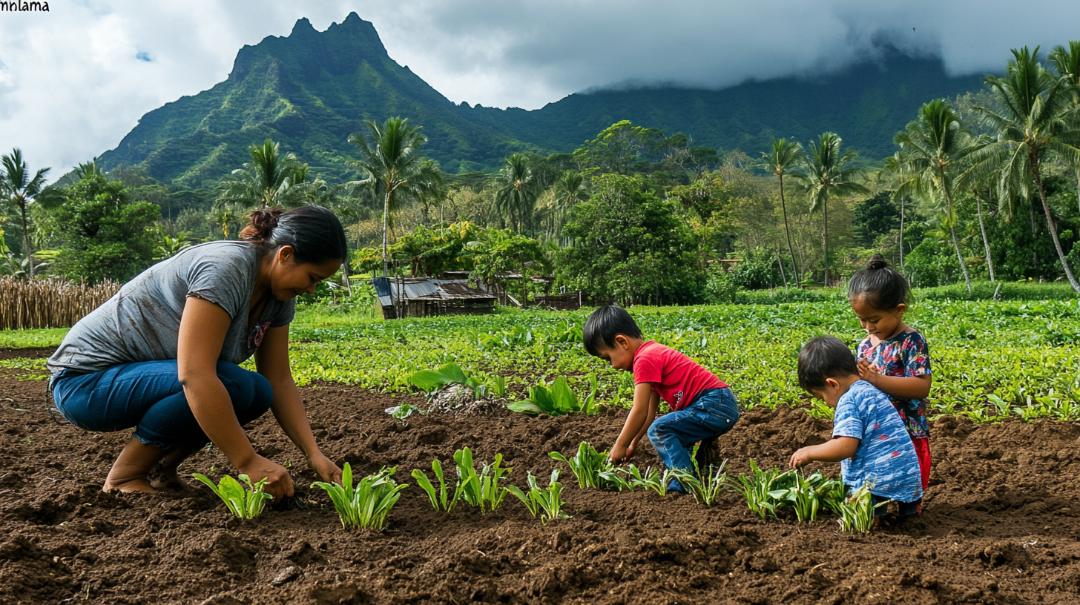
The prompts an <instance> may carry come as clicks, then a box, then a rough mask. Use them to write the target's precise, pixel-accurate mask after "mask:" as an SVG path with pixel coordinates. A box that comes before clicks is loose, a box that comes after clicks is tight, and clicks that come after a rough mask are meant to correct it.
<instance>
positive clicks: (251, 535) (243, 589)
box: [0, 352, 1080, 605]
mask: <svg viewBox="0 0 1080 605" xmlns="http://www.w3.org/2000/svg"><path fill="white" fill-rule="evenodd" d="M40 353H41V352H36V354H40ZM12 355H13V354H12V353H7V354H3V353H0V357H11V356H12ZM303 394H304V396H305V399H306V401H307V404H308V410H309V416H310V417H311V419H312V424H313V427H314V429H315V431H316V435H317V436H318V438H319V441H320V445H321V447H322V448H323V450H324V451H325V452H326V453H327V454H328V455H330V456H331V457H332V458H334V459H335V460H337V461H338V462H339V463H343V462H346V461H348V462H351V463H352V465H353V467H354V469H355V470H356V471H357V472H365V473H366V472H372V471H375V470H377V469H378V468H379V467H380V466H382V465H397V467H398V473H397V477H398V479H399V480H401V481H407V482H410V483H411V478H409V476H408V475H409V471H410V470H411V469H413V468H423V469H429V468H430V463H431V459H432V458H434V457H438V458H440V459H442V460H443V462H444V465H445V464H448V463H450V459H451V456H452V453H453V452H454V450H455V449H456V448H460V447H464V446H469V447H471V448H472V449H473V450H474V452H475V454H476V457H477V459H478V460H480V461H487V460H490V459H491V458H492V457H493V456H494V455H495V454H496V453H497V452H501V453H502V454H503V455H504V456H505V458H506V465H508V466H511V467H512V468H513V473H512V474H511V481H512V482H514V483H517V484H519V485H522V484H524V480H525V473H526V471H527V470H531V471H533V472H534V473H536V474H538V475H541V476H546V474H547V473H548V472H549V471H550V469H551V468H552V465H553V464H555V463H554V462H553V461H551V460H549V459H548V456H547V453H548V452H550V451H553V450H560V451H563V452H565V453H568V454H569V453H571V452H572V450H574V449H575V448H576V446H577V444H578V442H579V441H581V440H588V441H590V442H591V443H593V444H594V445H597V446H598V447H602V446H604V445H608V444H610V442H611V441H612V439H614V437H615V436H616V435H617V433H618V430H619V428H620V425H621V419H622V414H623V413H624V412H622V411H619V410H607V411H605V412H603V413H602V414H601V415H599V416H595V417H562V418H550V417H540V418H530V417H526V416H521V415H517V414H513V413H510V412H508V411H504V410H499V411H497V412H495V413H493V414H490V415H436V414H430V415H426V416H419V417H417V416H413V417H411V418H409V419H407V420H406V421H404V422H401V421H397V420H394V419H393V418H391V417H390V416H388V415H387V414H386V413H384V411H383V410H384V408H386V407H388V406H391V405H395V404H398V403H402V402H406V401H408V402H411V403H414V404H421V403H422V402H423V400H422V399H421V398H419V397H415V396H412V397H403V396H398V395H386V394H381V393H376V392H371V391H364V390H360V389H356V388H352V387H346V386H339V385H318V386H313V387H311V388H306V389H303ZM0 427H2V428H0V603H83V602H87V603H132V604H134V603H157V604H164V603H196V604H198V603H205V604H218V605H233V604H240V603H316V604H331V603H431V602H436V603H465V602H500V603H855V602H859V603H939V602H940V603H1040V604H1052V603H1077V602H1080V482H1078V481H1077V477H1080V455H1078V454H1077V451H1078V447H1077V446H1078V445H1080V424H1076V423H1053V422H1041V423H1035V424H1025V423H1020V422H1008V423H1002V424H988V425H975V424H972V423H970V422H968V421H966V420H962V419H956V418H944V419H939V420H937V421H936V422H935V423H934V424H933V427H932V431H933V435H932V442H931V443H932V448H933V452H934V458H935V465H934V471H933V477H932V482H931V486H930V489H929V491H928V495H927V497H926V500H925V503H926V511H925V514H924V515H923V516H922V517H921V518H919V519H917V520H915V521H912V522H910V523H908V524H906V525H905V526H903V527H901V528H895V529H883V530H878V531H875V532H873V533H871V534H868V535H862V536H848V535H845V534H841V533H840V532H839V530H838V527H837V524H836V522H835V520H834V519H833V518H832V517H829V516H822V518H820V519H819V520H818V521H817V522H816V523H814V524H812V525H810V526H799V525H796V524H795V523H794V522H793V520H787V521H770V522H768V523H764V522H761V521H758V520H757V519H756V518H755V517H753V516H752V515H751V514H750V512H749V511H748V510H747V509H746V507H745V505H744V503H743V502H742V500H741V498H740V497H739V496H737V495H736V494H735V493H734V492H725V494H724V495H723V496H722V498H721V501H720V503H719V505H717V506H715V507H712V508H705V507H703V506H700V505H698V504H697V503H696V502H694V500H693V499H692V498H690V497H688V496H680V497H668V498H663V499H661V498H659V497H658V496H656V495H654V494H651V493H643V492H630V493H610V492H599V491H584V490H580V489H578V488H577V485H576V483H574V481H573V477H572V476H570V474H569V472H564V483H566V484H567V488H566V490H565V492H564V494H565V498H566V509H567V511H568V512H569V513H570V514H571V515H572V517H571V518H570V519H567V520H563V521H557V522H553V523H550V524H548V525H546V526H545V525H541V524H540V523H539V522H538V521H536V520H534V519H532V518H531V517H529V515H528V513H527V512H526V510H525V509H524V507H523V506H521V504H520V503H519V502H518V501H517V500H516V499H514V498H513V497H508V498H507V500H506V502H505V504H504V506H503V507H502V508H501V509H499V510H497V511H495V512H494V513H489V514H487V515H484V516H480V515H478V514H475V513H473V512H472V511H471V510H470V509H468V508H467V507H465V508H462V507H459V508H458V509H456V510H455V511H454V512H453V513H451V514H449V515H446V514H442V513H437V512H435V511H433V510H432V509H431V507H430V505H429V504H428V502H427V498H426V496H425V495H424V494H423V492H422V491H421V490H420V489H419V488H417V487H416V486H410V487H409V488H408V489H406V490H405V492H404V493H403V494H402V498H401V500H400V502H399V503H398V505H397V507H396V508H395V509H394V510H393V512H392V513H391V515H390V519H389V523H388V525H387V528H386V529H385V530H384V531H383V532H381V533H375V532H368V531H351V532H350V531H345V530H343V529H342V528H341V526H340V524H339V522H338V519H337V516H336V514H335V513H334V511H333V508H332V507H331V505H330V503H329V499H328V498H327V497H326V495H325V494H324V493H323V492H322V491H321V490H318V489H313V488H311V487H310V484H311V482H312V481H314V480H315V477H314V475H313V474H312V472H311V471H310V470H308V469H307V468H306V465H305V463H304V459H303V457H302V456H301V454H300V453H299V451H298V450H297V449H296V448H295V447H294V446H293V445H292V444H291V443H290V442H289V441H288V439H287V437H285V435H284V434H283V433H282V431H281V429H280V428H279V427H278V426H277V424H276V423H275V422H274V420H273V417H272V416H271V415H269V414H268V415H266V416H265V417H264V418H262V419H260V420H258V421H257V422H256V423H254V425H253V426H252V427H251V428H250V430H249V435H250V436H251V438H252V440H253V442H254V443H255V445H256V448H257V449H258V450H259V451H260V453H262V454H263V455H266V456H269V457H271V458H273V459H275V460H277V461H279V462H281V463H283V464H286V465H287V466H288V467H289V468H291V469H295V472H294V478H295V479H296V481H297V485H298V487H299V491H298V494H297V497H296V498H294V499H292V500H291V501H287V502H281V503H274V505H273V506H272V508H271V509H269V510H268V511H267V512H266V514H265V515H264V516H263V517H261V518H260V519H258V520H255V521H249V522H241V521H236V520H233V519H230V518H229V517H228V516H227V513H226V511H225V508H224V507H223V506H222V505H221V504H220V503H219V502H218V501H217V500H216V499H215V498H214V497H213V496H212V495H211V494H210V493H209V491H208V490H206V489H198V490H196V489H192V490H191V491H190V492H188V493H185V494H182V495H168V496H146V495H110V494H104V493H102V492H100V485H101V482H102V480H103V479H104V477H105V474H106V472H107V471H108V468H109V465H110V464H111V462H112V460H113V458H114V456H115V455H116V453H117V452H118V451H119V449H120V447H121V445H122V444H123V443H124V442H125V440H126V439H127V438H128V436H129V432H127V431H122V432H118V433H109V434H99V433H89V432H85V431H82V430H80V429H77V428H75V427H73V426H71V425H69V424H67V423H66V422H65V421H64V420H63V418H62V417H61V416H60V415H59V414H58V413H57V412H56V411H55V410H54V409H53V408H52V405H51V401H50V399H49V398H48V397H47V393H46V389H45V383H43V382H40V381H38V382H30V381H20V380H19V379H18V374H17V372H15V371H12V370H0ZM829 428H830V423H828V422H826V421H821V420H815V419H813V418H810V417H809V416H807V415H806V413H805V412H803V411H801V410H797V409H788V408H782V409H778V410H775V411H770V410H764V409H755V410H751V411H749V412H746V413H745V414H744V416H743V418H742V419H741V420H740V421H739V423H738V424H737V425H736V426H735V428H734V429H733V430H732V431H731V432H730V433H728V434H727V435H726V436H724V437H722V438H721V439H720V440H719V442H718V448H719V454H720V455H721V456H722V457H724V458H726V459H727V460H728V471H729V473H732V474H734V473H739V472H744V471H745V470H746V468H747V464H748V461H749V459H750V458H754V459H756V460H758V461H759V463H761V464H763V465H769V466H779V465H781V464H783V463H784V461H785V460H786V459H787V457H788V456H789V455H790V453H791V452H792V451H793V450H794V449H796V448H798V447H800V446H802V445H806V444H810V443H815V442H819V441H821V440H823V439H826V438H827V437H828V436H829ZM637 463H638V464H639V465H641V466H643V467H644V466H646V465H649V464H654V465H655V464H657V462H656V459H655V453H654V452H653V450H652V449H651V448H648V447H645V448H643V451H642V452H641V453H640V454H639V455H638V459H637ZM225 468H226V464H225V460H224V458H223V457H222V456H221V455H220V453H218V452H217V451H216V450H214V449H213V448H207V449H204V450H203V451H201V452H199V453H197V454H196V455H195V456H194V457H193V458H192V459H191V460H190V461H189V462H187V463H186V464H185V465H184V466H183V467H181V470H182V471H183V472H184V473H191V472H204V473H207V474H211V475H213V476H215V477H216V476H217V475H219V474H221V473H222V472H223V469H225ZM811 468H813V467H811ZM819 468H822V469H823V470H825V471H826V472H827V473H829V474H835V473H836V472H837V468H838V465H824V466H820V467H819Z"/></svg>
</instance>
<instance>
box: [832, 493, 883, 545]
mask: <svg viewBox="0 0 1080 605" xmlns="http://www.w3.org/2000/svg"><path fill="white" fill-rule="evenodd" d="M882 504H885V503H884V502H883V503H882ZM874 509H875V507H874V498H873V496H872V495H871V494H870V488H869V487H868V486H866V485H863V486H862V487H860V488H859V489H857V490H855V492H854V493H852V494H851V496H849V497H848V498H847V499H846V500H844V502H843V503H842V504H841V505H840V507H839V515H840V518H839V519H838V520H837V521H838V522H839V523H840V531H842V532H844V533H860V534H865V533H869V532H870V530H871V529H872V528H873V527H874Z"/></svg>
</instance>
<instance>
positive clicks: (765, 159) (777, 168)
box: [761, 138, 802, 285]
mask: <svg viewBox="0 0 1080 605" xmlns="http://www.w3.org/2000/svg"><path fill="white" fill-rule="evenodd" d="M801 154H802V145H799V144H798V143H794V142H789V141H788V140H787V139H783V138H780V139H773V142H772V150H771V151H769V152H766V153H762V154H761V160H762V163H763V165H764V166H765V167H766V168H767V169H768V170H770V171H772V173H773V174H774V175H776V178H778V179H779V180H780V210H781V211H782V212H783V214H784V234H785V235H786V236H787V247H788V254H790V255H791V267H792V269H794V271H795V284H796V285H798V284H799V283H800V279H801V278H800V277H799V262H798V261H797V260H796V259H795V246H794V245H793V244H792V243H791V226H790V225H789V224H788V215H787V201H786V200H785V199H784V175H785V174H787V173H788V171H789V170H790V169H791V167H792V166H794V165H795V164H796V162H798V160H799V156H800V155H801Z"/></svg>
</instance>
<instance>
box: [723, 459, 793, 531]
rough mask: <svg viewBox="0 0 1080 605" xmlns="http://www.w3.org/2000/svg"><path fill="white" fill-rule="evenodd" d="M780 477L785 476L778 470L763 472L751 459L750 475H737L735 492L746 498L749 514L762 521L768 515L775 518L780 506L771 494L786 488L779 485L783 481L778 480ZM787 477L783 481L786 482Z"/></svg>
mask: <svg viewBox="0 0 1080 605" xmlns="http://www.w3.org/2000/svg"><path fill="white" fill-rule="evenodd" d="M781 475H787V474H786V473H781V472H780V471H779V470H778V469H769V470H764V469H762V468H761V467H759V466H758V465H757V462H756V461H754V460H753V459H751V460H750V474H747V475H739V477H738V479H737V480H736V483H735V490H736V491H738V492H739V493H740V494H742V496H743V497H744V498H746V507H747V508H749V509H750V512H752V513H754V514H755V515H757V516H758V518H759V519H761V520H762V521H764V520H765V519H766V518H767V517H768V516H769V515H772V516H773V517H776V512H777V509H778V508H779V507H780V505H781V501H778V500H777V499H776V498H774V497H773V496H772V493H771V492H774V491H777V490H778V489H783V488H785V487H787V486H783V485H781V483H782V481H783V480H780V477H781ZM787 477H790V475H787ZM787 477H785V479H784V480H787Z"/></svg>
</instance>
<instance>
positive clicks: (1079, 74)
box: [1050, 40, 1080, 210]
mask: <svg viewBox="0 0 1080 605" xmlns="http://www.w3.org/2000/svg"><path fill="white" fill-rule="evenodd" d="M1050 62H1051V63H1053V65H1054V69H1055V70H1056V71H1057V75H1058V78H1060V79H1061V80H1062V84H1063V85H1064V86H1065V87H1066V88H1068V89H1069V91H1070V92H1071V93H1072V95H1071V98H1072V107H1071V109H1070V111H1071V112H1072V121H1073V124H1076V123H1077V121H1078V120H1080V40H1070V41H1069V44H1068V45H1067V46H1058V47H1055V48H1054V50H1053V51H1051V53H1050ZM1073 170H1074V172H1075V173H1076V204H1077V210H1080V162H1073Z"/></svg>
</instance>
